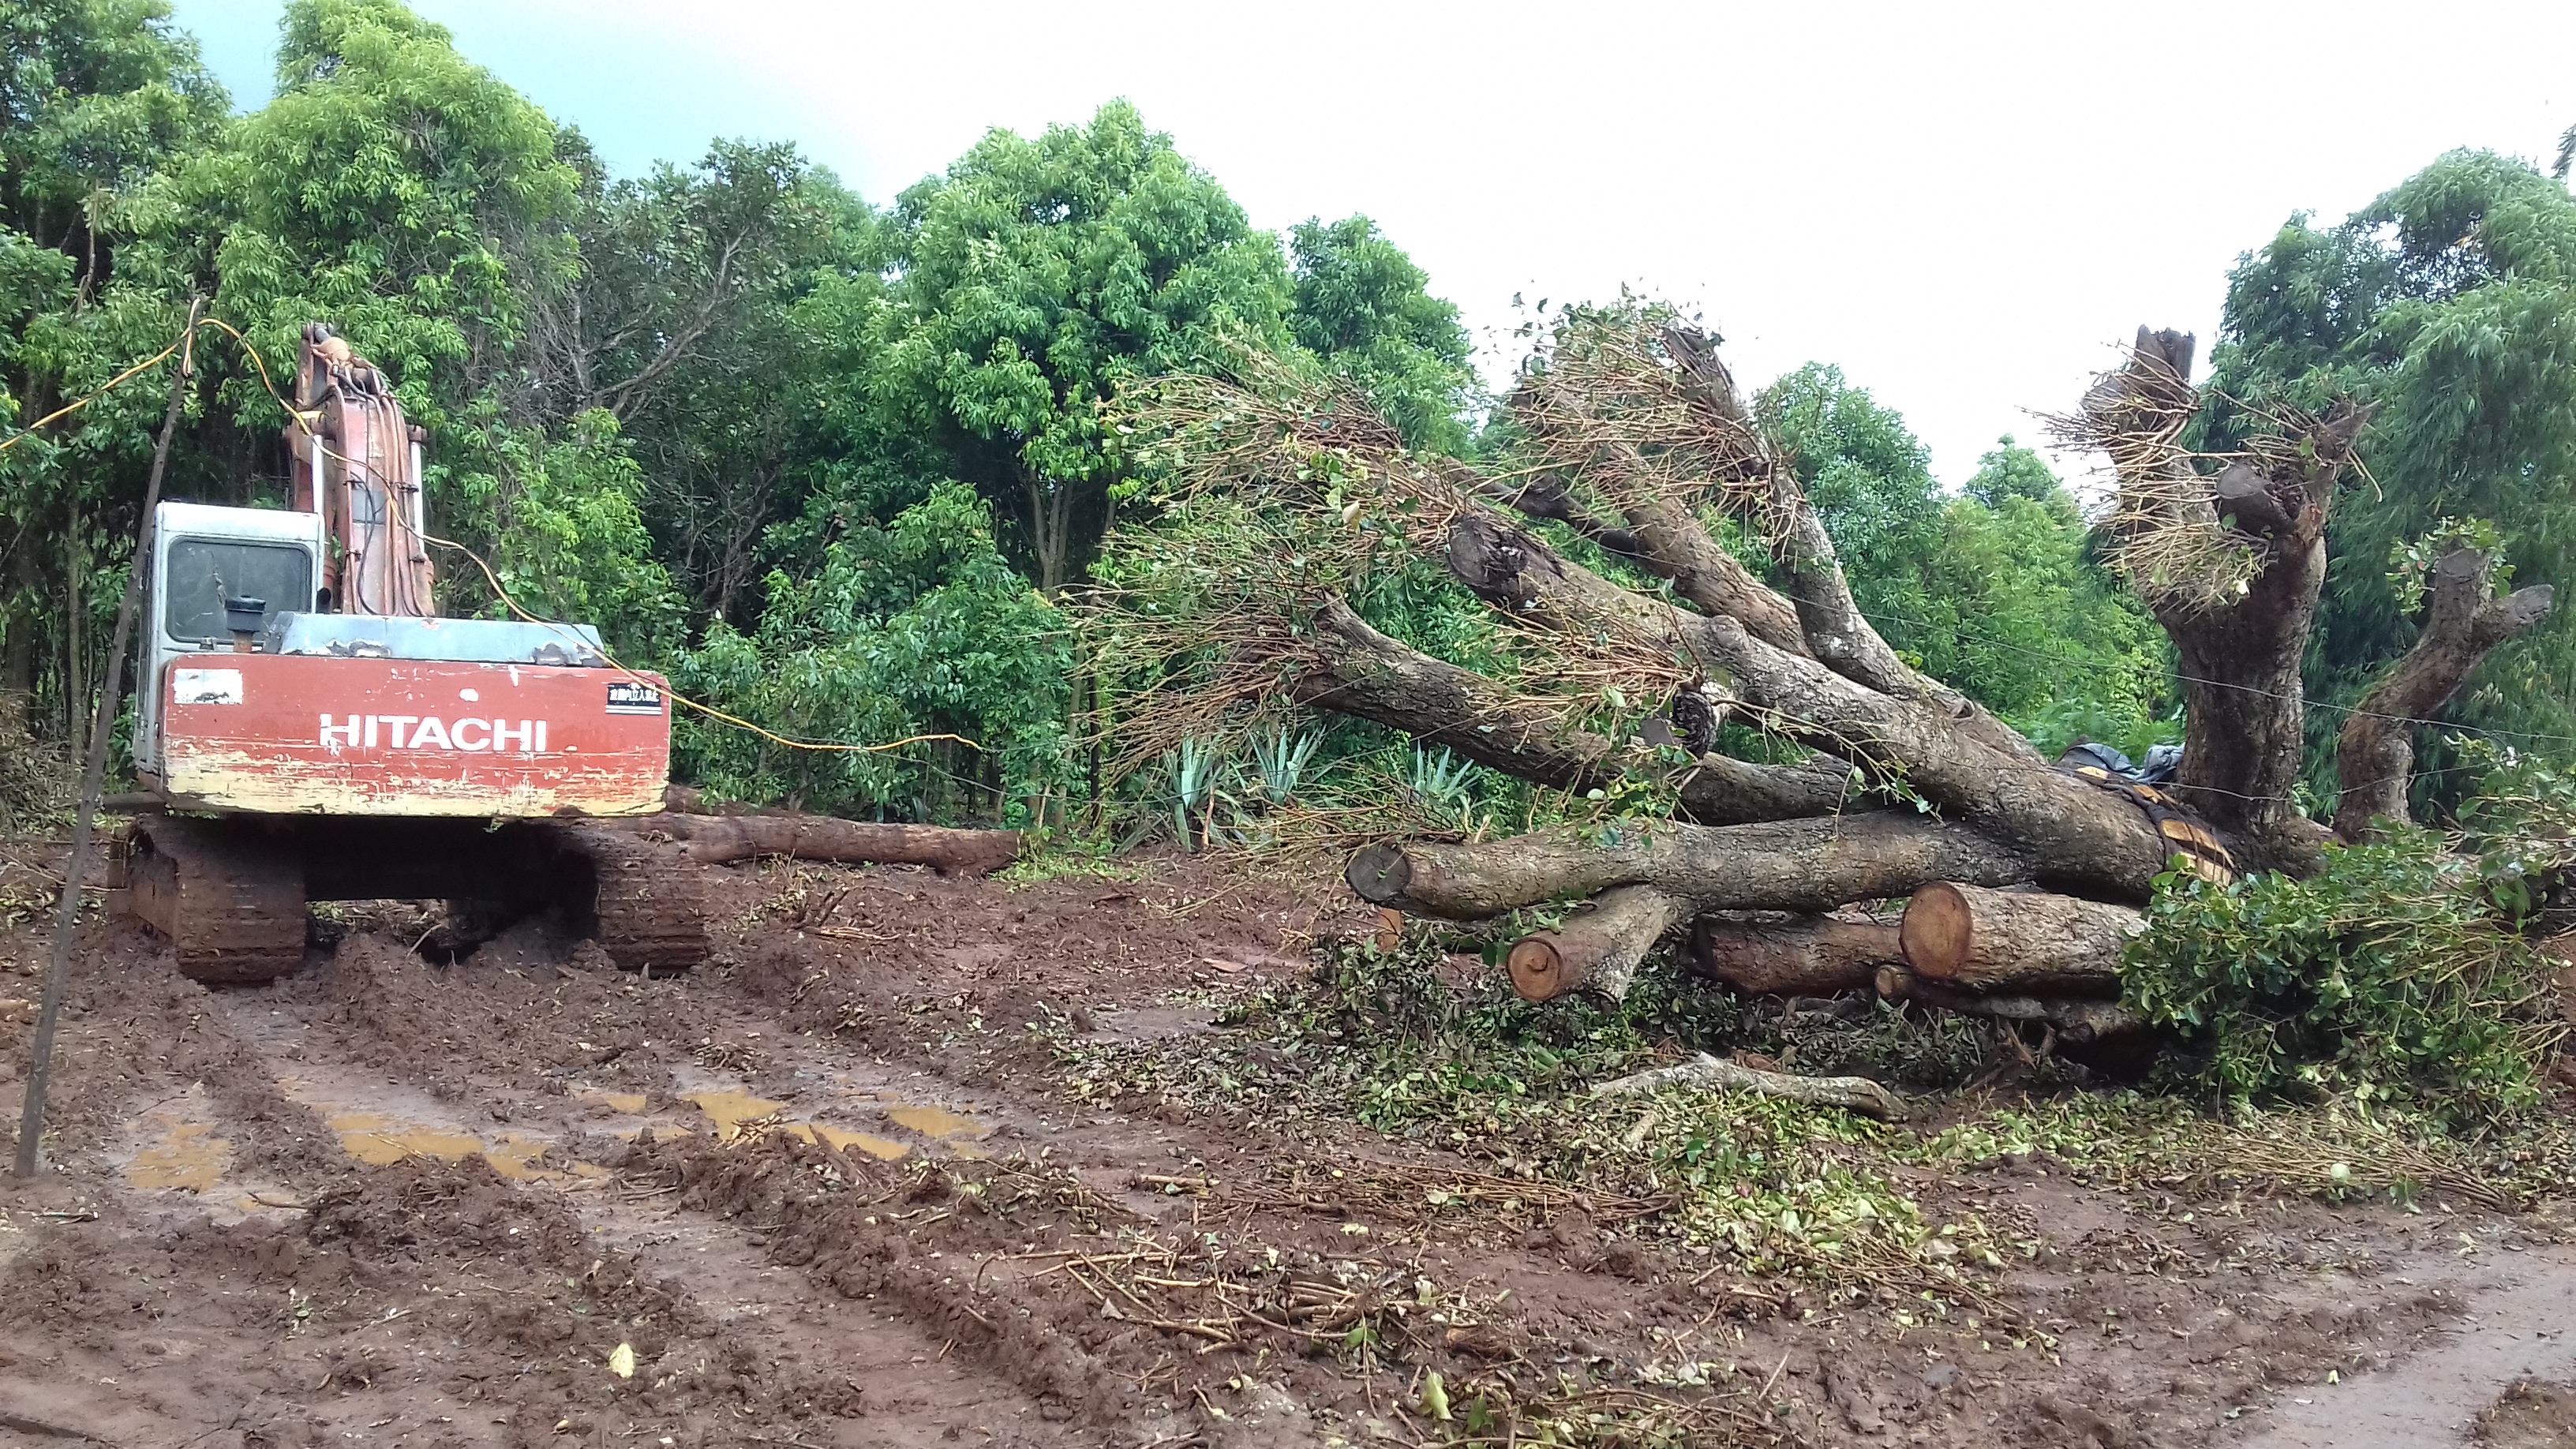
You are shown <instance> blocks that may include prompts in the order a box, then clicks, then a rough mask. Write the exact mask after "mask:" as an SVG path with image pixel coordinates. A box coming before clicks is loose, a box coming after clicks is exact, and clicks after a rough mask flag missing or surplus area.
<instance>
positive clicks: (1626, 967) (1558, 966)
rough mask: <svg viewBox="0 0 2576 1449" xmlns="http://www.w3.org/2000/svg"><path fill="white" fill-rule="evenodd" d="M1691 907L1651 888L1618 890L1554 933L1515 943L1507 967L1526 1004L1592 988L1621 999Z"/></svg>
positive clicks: (1631, 886) (1507, 958)
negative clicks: (1642, 964)
mask: <svg viewBox="0 0 2576 1449" xmlns="http://www.w3.org/2000/svg"><path fill="white" fill-rule="evenodd" d="M1687 914H1689V908H1688V907H1687V906H1685V905H1683V904H1682V903H1681V902H1680V901H1678V900H1675V899H1674V898H1673V897H1671V896H1669V895H1666V894H1665V893H1664V892H1662V891H1660V890H1657V889H1655V888H1654V887H1653V886H1650V885H1624V886H1614V887H1612V888H1611V889H1609V890H1606V891H1603V892H1602V893H1601V894H1600V895H1599V896H1598V897H1596V898H1595V899H1594V900H1593V901H1592V903H1591V904H1590V905H1589V906H1588V907H1586V908H1585V909H1583V910H1581V911H1579V912H1577V913H1576V914H1574V915H1571V916H1568V917H1567V918H1566V920H1565V924H1564V925H1562V926H1560V927H1558V928H1557V929H1555V930H1553V931H1540V932H1538V933H1536V934H1535V935H1530V936H1524V937H1522V938H1521V939H1520V940H1519V941H1517V942H1515V943H1513V945H1512V950H1511V954H1510V955H1509V956H1507V957H1505V958H1504V962H1503V964H1504V967H1505V969H1507V970H1508V971H1510V972H1511V977H1512V989H1513V990H1514V991H1517V992H1519V993H1520V994H1521V999H1522V1000H1524V1001H1553V1000H1555V999H1556V998H1558V997H1560V996H1563V995H1564V994H1566V993H1567V992H1569V991H1574V990H1577V989H1589V990H1592V991H1595V992H1598V993H1600V994H1601V995H1604V996H1607V997H1609V998H1610V999H1611V1000H1613V1001H1617V1000H1620V999H1622V998H1624V997H1625V996H1626V995H1627V994H1628V983H1630V982H1631V981H1634V980H1635V979H1636V976H1637V963H1638V962H1640V961H1643V960H1645V959H1646V953H1647V952H1649V951H1651V950H1653V949H1655V943H1656V942H1657V941H1660V940H1662V939H1663V938H1664V933H1665V932H1666V931H1669V930H1671V929H1672V928H1673V927H1674V926H1675V925H1676V924H1678V923H1679V922H1680V921H1681V919H1682V918H1683V917H1684V916H1685V915H1687Z"/></svg>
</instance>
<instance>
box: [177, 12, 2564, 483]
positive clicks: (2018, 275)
mask: <svg viewBox="0 0 2576 1449" xmlns="http://www.w3.org/2000/svg"><path fill="white" fill-rule="evenodd" d="M414 4H415V6H416V8H418V9H419V10H420V11H422V12H423V13H425V14H427V15H429V16H431V17H432V18H435V19H437V20H439V21H442V22H444V23H445V24H446V25H448V26H449V27H450V28H451V29H452V30H454V32H455V33H456V38H457V42H458V44H459V45H460V46H461V47H462V48H463V49H464V51H465V52H466V54H468V55H469V56H471V57H472V58H473V59H475V60H476V61H478V62H480V63H482V64H483V65H486V66H488V67H490V68H491V69H492V70H493V71H495V72H496V73H498V74H499V75H500V76H501V77H502V78H503V79H504V80H507V81H508V82H509V83H510V84H512V85H514V86H516V87H518V88H519V89H520V90H521V91H522V92H524V93H526V94H527V95H528V96H530V97H531V98H533V99H534V100H535V101H536V102H537V103H538V104H539V105H542V106H543V107H545V108H546V110H547V111H548V112H549V113H551V114H552V115H553V116H555V117H556V118H557V119H558V120H561V121H569V122H572V123H574V124H577V125H579V126H580V127H581V128H582V129H583V130H584V131H585V132H587V133H588V134H589V135H590V137H591V139H592V140H593V142H594V143H595V144H596V145H597V146H598V148H599V150H600V152H601V153H602V155H603V156H605V157H606V158H607V160H608V161H609V163H610V164H611V165H612V166H614V167H616V168H617V169H618V170H619V171H621V172H623V173H632V172H634V171H638V170H641V169H643V168H645V167H647V166H649V165H650V164H652V163H653V162H654V161H657V160H664V159H673V160H686V159H689V158H692V157H695V156H697V155H699V154H701V153H702V152H703V151H704V149H705V146H706V142H707V141H708V139H709V138H711V137H713V136H717V135H728V136H748V137H754V138H760V139H773V138H785V139H788V140H792V141H794V142H796V143H797V144H798V145H800V146H802V147H803V148H804V150H805V152H806V154H808V155H809V156H812V157H813V158H814V159H816V160H817V161H820V162H822V163H824V164H825V165H828V166H830V167H831V168H832V169H833V170H835V171H837V172H838V173H840V175H841V177H842V178H843V180H845V181H846V182H848V183H849V184H851V185H852V186H853V187H855V188H856V189H857V190H858V191H859V192H860V193H861V194H862V195H864V196H866V197H867V198H868V199H869V200H870V201H874V202H879V203H882V202H885V201H887V200H889V199H891V197H892V196H893V195H894V193H895V192H897V191H899V190H901V189H902V188H903V187H905V186H906V185H909V184H910V183H911V182H913V181H915V180H917V179H919V178H920V177H921V176H923V175H924V174H926V173H929V172H933V171H937V170H939V169H941V168H942V167H944V166H946V165H947V163H948V162H949V161H950V160H951V159H953V158H954V157H955V156H956V155H957V154H958V153H959V152H961V151H963V150H965V149H966V148H967V147H968V146H970V145H972V144H973V143H974V141H975V139H976V138H977V137H978V136H979V135H981V134H982V133H983V132H984V131H985V130H986V129H987V128H989V127H993V126H1006V127H1009V128H1011V129H1013V130H1018V131H1022V132H1029V133H1033V132H1035V131H1037V130H1040V129H1042V128H1044V127H1045V126H1046V125H1047V124H1048V123H1049V122H1057V121H1080V120H1083V119H1084V118H1086V117H1087V116H1089V115H1090V113H1091V111H1092V110H1093V108H1094V107H1096V106H1097V105H1098V104H1099V103H1100V102H1101V101H1103V100H1105V99H1107V98H1109V97H1112V96H1121V95H1123V96H1127V97H1129V98H1131V99H1132V100H1134V101H1135V102H1136V104H1137V105H1138V106H1139V107H1140V108H1141V109H1142V110H1143V112H1144V114H1145V118H1146V120H1147V122H1148V123H1149V124H1151V125H1153V126H1155V127H1157V128H1158V129H1161V130H1165V131H1169V132H1170V133H1172V135H1173V136H1174V137H1175V138H1176V140H1177V141H1178V143H1179V146H1180V148H1181V150H1182V151H1183V152H1184V153H1185V154H1187V155H1188V156H1190V157H1191V158H1192V159H1194V160H1196V161H1197V162H1198V163H1200V164H1201V165H1203V166H1205V167H1206V168H1207V169H1208V170H1209V171H1211V172H1213V173H1214V174H1215V175H1216V176H1217V177H1218V179H1219V180H1221V181H1222V182H1223V183H1224V184H1225V186H1226V187H1227V189H1228V190H1230V191H1231V192H1232V193H1233V194H1234V196H1235V198H1236V199H1237V200H1238V201H1240V202H1241V203H1242V204H1243V205H1244V207H1245V208H1246V209H1247V210H1248V211H1249V212H1250V213H1251V215H1252V218H1253V221H1254V223H1255V224H1256V225H1259V226H1264V227H1271V228H1280V227H1285V226H1288V225H1291V224H1293V223H1295V222H1297V221H1300V220H1303V219H1304V218H1306V217H1309V216H1317V215H1320V216H1323V217H1326V218H1333V217H1340V216H1346V215H1348V214H1350V213H1352V212H1363V213H1366V214H1367V215H1369V216H1371V217H1374V218H1376V220H1377V221H1378V223H1379V224H1380V225H1381V226H1382V227H1383V228H1384V229H1385V230H1386V232H1387V233H1388V235H1390V236H1392V237H1393V238H1394V239H1395V240H1396V241H1397V242H1398V243H1399V244H1401V245H1403V246H1404V247H1405V248H1407V249H1408V250H1410V251H1411V252H1412V254H1413V256H1414V258H1415V259H1416V260H1417V261H1419V262H1420V263H1421V264H1422V265H1423V267H1424V268H1425V269H1427V270H1428V271H1429V272H1430V274H1431V286H1432V289H1433V290H1434V291H1435V292H1437V293H1439V294H1440V295H1442V296H1444V297H1447V298H1450V299H1451V300H1453V301H1455V302H1456V303H1457V304H1458V305H1459V307H1460V308H1461V309H1462V310H1463V311H1464V313H1465V315H1466V319H1467V322H1468V324H1469V326H1470V327H1472V328H1473V329H1475V331H1476V334H1477V336H1478V339H1479V341H1480V342H1481V343H1482V344H1483V345H1484V347H1485V349H1486V356H1485V362H1486V365H1487V371H1488V374H1489V375H1491V376H1501V375H1503V374H1504V373H1506V372H1507V371H1508V369H1509V367H1510V364H1511V362H1512V361H1513V360H1515V358H1516V356H1517V347H1516V344H1515V343H1514V341H1513V338H1512V335H1511V334H1512V330H1513V328H1514V327H1515V326H1516V325H1517V323H1518V320H1519V318H1518V316H1517V315H1516V313H1515V311H1514V308H1513V303H1512V299H1513V296H1514V295H1515V294H1520V295H1522V296H1523V297H1525V298H1526V299H1527V301H1529V302H1531V303H1535V302H1537V301H1538V300H1539V299H1541V298H1551V299H1556V300H1566V299H1582V298H1596V297H1606V296H1609V295H1611V294H1613V293H1615V292H1616V290H1617V289H1618V288H1619V286H1620V285H1621V284H1622V283H1626V284H1629V285H1632V286H1635V287H1639V288H1642V289H1644V290H1646V291H1649V292H1652V293H1656V294H1659V295H1662V296H1665V297H1669V298H1672V299H1674V300H1677V301H1681V302H1684V303H1686V304H1688V305H1690V306H1692V307H1695V308H1697V309H1699V310H1700V311H1701V312H1702V314H1703V315H1704V316H1705V317H1706V319H1707V320H1708V321H1709V322H1710V323H1711V324H1713V325H1714V326H1716V327H1717V328H1718V329H1719V330H1720V331H1722V332H1723V333H1724V334H1725V336H1726V337H1727V339H1728V342H1729V344H1730V347H1729V356H1730V357H1731V358H1732V360H1733V363H1734V366H1735V367H1736V369H1737V371H1738V373H1739V375H1741V376H1743V377H1745V378H1747V379H1748V380H1750V381H1754V382H1760V381H1765V380H1767V379H1769V378H1770V377H1772V376H1774V375H1776V374H1778V373H1780V372H1782V371H1784V370H1787V369H1789V368H1794V367H1796V366H1798V365H1799V364H1801V363H1803V362H1806V361H1809V360H1811V359H1815V360H1823V361H1828V362H1834V363H1838V364H1840V365H1841V366H1842V367H1843V369H1844V370H1845V371H1846V372H1847V373H1848V374H1849V375H1850V376H1851V378H1852V380H1853V381H1854V382H1856V383H1859V384H1860V385H1862V386H1865V387H1867V388H1869V389H1870V390H1871V391H1872V392H1874V393H1875V394H1877V396H1878V397H1879V398H1880V400H1881V401H1883V402H1886V403H1888V404H1890V405H1892V406H1894V407H1896V408H1898V409H1899V410H1901V411H1902V412H1903V413H1904V414H1905V416H1906V418H1907V420H1908V421H1909V422H1910V423H1911V424H1912V425H1913V427H1914V429H1915V431H1916V432H1917V433H1918V434H1919V435H1921V436H1922V437H1923V438H1924V439H1925V441H1927V442H1928V443H1929V444H1930V445H1931V447H1932V450H1933V459H1934V468H1935V470H1936V472H1938V473H1939V475H1940V476H1941V477H1942V479H1943V480H1944V481H1946V482H1949V483H1952V484H1956V483H1958V482H1959V481H1961V480H1962V479H1964V478H1965V477H1966V476H1967V475H1968V474H1969V473H1970V472H1971V471H1973V470H1974V468H1975V466H1976V459H1977V455H1978V454H1979V453H1981V452H1983V451H1984V450H1985V449H1987V448H1988V447H1990V446H1992V445H1993V442H1994V439H1995V437H1996V435H1998V434H2000V433H2004V432H2014V433H2018V434H2020V435H2021V436H2022V437H2023V438H2024V439H2025V440H2032V438H2033V434H2034V433H2035V432H2036V425H2035V424H2034V423H2033V421H2032V420H2031V418H2030V416H2029V414H2030V413H2032V412H2034V411H2038V412H2047V411H2056V410H2063V409H2065V408H2067V407H2068V406H2070V405H2071V404H2072V403H2073V402H2074V401H2075V399H2076V397H2077V396H2078V394H2079V393H2080V392H2081V391H2082V389H2083V385H2084V380H2085V378H2086V377H2087V376H2088V375H2089V374H2090V373H2092V372H2093V371H2096V370H2098V369H2100V368H2101V367H2103V366H2105V365H2107V364H2108V363H2109V362H2110V361H2111V359H2112V352H2111V348H2112V346H2113V345H2114V344H2115V343H2116V342H2117V341H2118V340H2119V339H2120V338H2121V337H2123V336H2125V335H2127V334H2128V333H2129V332H2130V331H2132V330H2133V329H2134V328H2135V327H2136V325H2137V324H2138V323H2140V322H2152V323H2154V324H2156V325H2158V326H2176V327H2183V328H2187V329H2190V330H2193V331H2196V332H2198V333H2200V334H2201V336H2202V338H2203V339H2204V347H2205V346H2206V341H2207V339H2208V338H2209V337H2210V335H2211V333H2212V332H2213V331H2214V329H2215V327H2216V325H2217V318H2218V309H2219V304H2220V300H2221V289H2222V287H2223V285H2224V281H2225V276H2226V273H2227V269H2228V268H2229V266H2230V265H2232V264H2233V262H2234V261H2235V259H2236V257H2237V255H2238V254H2239V253H2241V252H2243V251H2245V250H2247V249H2248V248H2251V247H2254V246H2257V245H2260V244H2261V243H2262V241H2263V240H2264V239H2265V238H2266V237H2267V236H2269V235H2270V234H2271V232H2272V231H2273V229H2274V228H2276V227H2277V226H2279V225H2280V223H2281V222H2282V221H2283V220H2284V219H2286V218H2287V217H2288V216H2289V214H2290V213H2291V212H2293V211H2295V210H2302V209H2304V210H2309V211H2313V212H2316V213H2318V214H2320V215H2324V216H2328V217H2334V218H2340V217H2341V216H2343V215H2344V214H2345V213H2347V212H2350V211H2352V210H2354V209H2355V208H2357V207H2359V206H2361V205H2363V204H2365V203H2367V202H2368V201H2369V200H2370V199H2371V198H2372V197H2373V196H2376V195H2377V194H2378V193H2380V192H2381V191H2383V190H2386V189H2387V188H2388V187H2389V186H2391V185H2393V184H2395V183H2396V182H2397V181H2399V180H2401V179H2402V178H2404V177H2405V176H2406V175H2407V174H2408V173H2410V172H2412V171H2413V170H2415V169H2416V168H2418V167H2420V166H2422V165H2423V164H2424V163H2425V162H2427V161H2429V160H2431V159H2432V158H2433V157H2434V156H2435V155H2437V154H2439V153H2440V152H2441V151H2443V150H2445V149H2447V148H2450V147H2454V146H2483V147H2490V148H2494V149H2497V150H2501V151H2506V152H2511V153H2514V154H2518V155H2523V156H2528V157H2533V158H2535V159H2545V158H2546V157H2547V156H2548V155H2549V154H2550V153H2551V152H2552V151H2554V149H2555V146H2556V141H2557V137H2558V136H2559V134H2560V133H2561V132H2563V131H2565V130H2566V129H2567V127H2568V126H2569V125H2570V124H2576V3H2570V0H2555V3H2526V4H2501V3H2498V4H2478V3H2463V0H2451V3H2447V4H2440V5H2434V4H2426V3H2423V0H2415V3H2409V4H2403V5H2400V4H2380V3H2358V0H2339V3H2333V4H2265V3H2259V0H2234V3H2175V0H2163V3H2158V0H2149V3H2146V4H2133V5H2125V6H2120V7H2116V8H2115V7H2109V6H2098V5H2074V4H2065V3H2058V4H2030V5H2007V4H1993V3H1987V4H1980V5H1976V6H1973V7H1969V6H1941V5H1928V4H1922V3H1919V0H1918V3H1900V4H1887V5H1864V4H1821V3H1805V4H1797V3H1780V0H1774V3H1769V4H1760V5H1747V4H1720V3H1701V4H1671V5H1654V4H1616V3H1606V0H1586V3H1568V0H1557V3H1550V4H1523V3H1509V0H1483V3H1476V4H1457V5H1413V4H1405V3H1401V0H1373V3H1345V0H1307V3H1303V4H1298V5H1293V6H1291V5H1253V4H1242V3H1238V4H1234V5H1212V4H1206V3H1197V4H1131V3H1122V0H1093V3H1088V4H1079V5H1077V4H1066V3H1062V0H1056V3H1049V4H1016V3H995V0H982V3H974V4H957V3H951V4H907V5H899V6H898V5H882V4H875V3H858V0H846V3H832V0H729V3H724V4H709V3H704V0H697V3H691V0H414ZM177 13H178V18H179V21H180V23H181V24H183V25H185V26H186V27H187V28H188V29H190V30H191V31H193V32H195V33H196V34H197V35H198V37H199V38H200V39H201V40H202V41H203V42H204V44H205V48H206V55H207V59H208V60H209V62H210V63H211V64H212V65H213V66H214V68H215V69H216V71H217V72H218V74H220V75H221V76H222V78H223V80H224V81H225V83H226V84H227V85H229V86H230V87H231V88H232V90H233V94H234V98H235V100H236V102H237V103H239V104H242V105H244V106H248V105H253V104H256V103H258V102H259V101H260V100H262V99H264V98H265V96H266V95H267V92H268V83H269V72H270V59H271V52H272V50H273V47H274V44H275V39H276V26H277V15H278V5H277V4H276V3H274V0H177Z"/></svg>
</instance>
